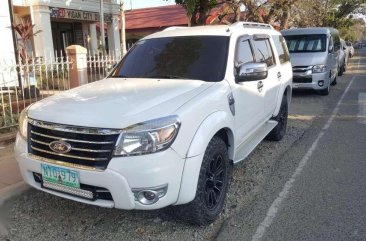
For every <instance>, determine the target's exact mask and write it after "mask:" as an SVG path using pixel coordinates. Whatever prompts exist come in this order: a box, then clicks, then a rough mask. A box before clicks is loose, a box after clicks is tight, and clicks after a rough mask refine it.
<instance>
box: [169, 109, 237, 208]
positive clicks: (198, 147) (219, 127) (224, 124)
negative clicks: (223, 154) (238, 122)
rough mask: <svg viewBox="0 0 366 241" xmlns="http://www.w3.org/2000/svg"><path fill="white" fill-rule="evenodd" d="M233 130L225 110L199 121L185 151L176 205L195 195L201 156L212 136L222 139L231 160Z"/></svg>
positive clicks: (233, 144)
mask: <svg viewBox="0 0 366 241" xmlns="http://www.w3.org/2000/svg"><path fill="white" fill-rule="evenodd" d="M233 130H234V118H233V117H232V115H231V113H230V114H229V113H227V112H225V111H218V112H215V113H213V114H211V115H210V116H208V117H207V118H206V119H205V120H204V121H203V122H202V123H201V125H200V127H199V128H198V130H197V132H196V134H195V136H194V137H193V140H192V142H191V145H190V147H189V150H188V152H187V156H186V159H185V164H184V169H183V173H182V179H181V186H180V191H179V196H178V199H177V202H176V205H178V204H185V203H188V202H190V201H192V200H193V199H194V197H195V196H196V190H197V184H198V178H199V173H200V170H201V165H202V161H203V156H204V153H205V151H206V148H207V146H208V144H209V143H210V141H211V139H212V138H213V137H214V136H219V137H220V138H222V139H223V141H224V142H225V143H226V146H227V148H228V155H229V159H230V160H232V158H233V157H234V150H235V143H234V140H235V134H234V132H233Z"/></svg>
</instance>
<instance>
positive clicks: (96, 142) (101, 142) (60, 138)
mask: <svg viewBox="0 0 366 241" xmlns="http://www.w3.org/2000/svg"><path fill="white" fill-rule="evenodd" d="M31 133H32V134H35V135H38V136H43V137H47V138H52V139H55V140H61V141H71V142H78V143H87V144H100V145H102V144H114V142H113V141H100V142H98V141H82V140H76V139H69V138H62V137H57V136H50V135H45V134H42V133H38V132H36V131H32V130H31Z"/></svg>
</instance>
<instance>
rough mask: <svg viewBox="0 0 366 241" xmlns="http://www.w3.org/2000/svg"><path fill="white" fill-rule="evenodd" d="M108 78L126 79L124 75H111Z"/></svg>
mask: <svg viewBox="0 0 366 241" xmlns="http://www.w3.org/2000/svg"><path fill="white" fill-rule="evenodd" d="M110 78H128V76H126V75H112V76H111V77H110Z"/></svg>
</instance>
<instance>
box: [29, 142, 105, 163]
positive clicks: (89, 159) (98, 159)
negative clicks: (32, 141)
mask: <svg viewBox="0 0 366 241" xmlns="http://www.w3.org/2000/svg"><path fill="white" fill-rule="evenodd" d="M31 148H32V149H33V150H36V151H39V152H43V153H47V154H51V155H55V156H63V157H69V158H75V159H79V160H86V161H107V160H108V158H91V157H80V156H74V155H68V154H62V153H56V152H52V151H46V150H42V149H39V148H37V147H34V146H32V145H31Z"/></svg>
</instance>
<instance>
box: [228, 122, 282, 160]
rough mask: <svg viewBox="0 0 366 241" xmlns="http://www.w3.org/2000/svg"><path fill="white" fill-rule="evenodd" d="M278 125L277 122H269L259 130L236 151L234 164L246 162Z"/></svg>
mask: <svg viewBox="0 0 366 241" xmlns="http://www.w3.org/2000/svg"><path fill="white" fill-rule="evenodd" d="M277 124H278V122H277V121H274V120H269V121H267V122H266V123H264V124H263V126H261V127H260V128H258V129H257V130H256V131H255V132H254V133H253V134H252V135H251V136H250V137H249V138H248V139H247V140H246V141H244V142H243V143H242V144H241V145H240V146H239V147H238V148H237V150H236V151H235V157H234V163H238V162H240V161H242V160H244V159H245V158H246V157H247V156H249V154H250V153H251V152H252V151H253V150H254V148H255V147H256V146H257V145H258V144H259V143H260V142H261V141H262V140H263V139H264V138H265V137H266V136H267V135H268V133H270V132H271V131H272V130H273V128H275V127H276V125H277Z"/></svg>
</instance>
